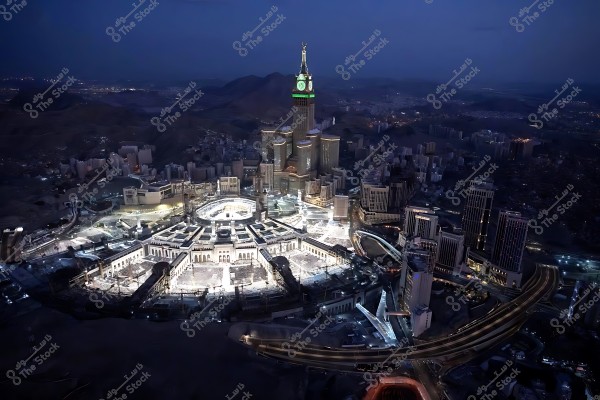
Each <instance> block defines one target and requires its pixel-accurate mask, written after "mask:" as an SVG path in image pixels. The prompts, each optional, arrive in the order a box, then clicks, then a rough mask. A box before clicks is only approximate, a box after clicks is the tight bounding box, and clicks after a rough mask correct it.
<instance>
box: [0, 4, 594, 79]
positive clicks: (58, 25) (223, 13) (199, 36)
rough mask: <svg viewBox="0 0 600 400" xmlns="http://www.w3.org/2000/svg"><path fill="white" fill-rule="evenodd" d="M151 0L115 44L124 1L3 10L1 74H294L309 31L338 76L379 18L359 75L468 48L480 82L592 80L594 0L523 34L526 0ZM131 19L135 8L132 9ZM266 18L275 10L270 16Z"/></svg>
mask: <svg viewBox="0 0 600 400" xmlns="http://www.w3.org/2000/svg"><path fill="white" fill-rule="evenodd" d="M149 3H150V0H147V2H146V4H144V5H143V6H142V7H141V9H143V8H145V7H146V6H147V5H148V4H149ZM158 3H159V4H158V6H157V7H156V8H155V9H154V10H153V11H152V12H150V14H149V15H148V16H147V17H146V18H144V19H143V20H142V21H141V22H136V24H137V26H136V27H135V28H134V29H133V30H132V31H131V32H129V33H128V34H127V35H126V36H124V37H122V38H121V40H120V41H119V42H118V43H115V42H113V41H112V40H111V37H110V36H108V35H107V34H106V28H107V27H108V26H111V25H114V23H115V20H116V19H117V18H118V17H122V16H125V15H126V14H127V13H128V12H129V11H131V9H132V8H133V5H132V2H127V1H122V0H121V1H117V0H102V1H98V0H88V1H68V0H53V1H43V2H42V1H31V2H28V5H27V6H26V7H25V8H24V9H23V10H22V11H20V12H19V13H17V14H15V15H13V16H12V19H11V20H10V21H6V20H3V19H2V18H0V37H2V39H1V41H0V43H1V44H2V63H0V75H3V76H15V75H18V76H23V75H33V76H38V77H39V76H46V77H48V76H55V75H57V74H58V72H59V70H60V69H61V68H62V67H68V68H69V69H70V70H71V73H72V75H73V76H75V77H78V78H81V79H144V80H146V79H150V80H153V79H155V80H170V79H174V80H175V79H198V78H221V79H232V78H236V77H240V76H245V75H250V74H254V75H259V76H264V75H267V74H269V73H272V72H281V73H284V74H291V73H295V72H297V70H298V68H299V64H300V43H301V42H302V41H306V42H308V66H309V69H310V71H311V72H312V73H313V74H314V75H315V77H316V78H317V77H335V76H336V73H335V66H336V65H338V64H342V63H343V61H344V59H345V58H346V57H347V56H348V55H350V54H354V53H356V52H357V51H358V50H359V49H360V48H361V47H362V41H364V40H367V39H368V37H369V36H370V35H371V34H372V32H373V31H374V30H375V29H378V30H380V31H381V37H383V38H386V39H387V40H388V41H389V44H387V45H386V46H385V47H384V48H383V49H382V50H381V52H380V53H379V54H377V55H376V56H374V57H373V59H372V60H370V61H368V62H367V64H366V65H365V66H364V68H363V69H362V70H361V73H360V77H364V78H367V77H394V78H398V79H415V78H416V79H431V80H444V79H449V78H450V77H451V74H452V70H453V69H455V68H457V67H458V66H459V65H460V64H461V63H462V62H463V61H464V60H465V58H471V59H472V60H473V64H474V65H476V66H478V67H479V68H480V70H481V74H480V79H481V82H495V81H503V82H544V83H546V82H548V83H550V82H564V80H565V79H567V78H569V77H571V78H573V79H575V80H577V81H580V82H588V83H599V82H600V79H599V78H598V71H599V67H600V55H599V51H598V49H600V25H599V24H598V16H600V2H598V1H595V0H580V1H569V2H567V1H556V0H555V1H554V4H553V5H552V6H550V8H548V9H547V11H546V12H544V13H541V15H540V17H539V18H538V19H537V20H536V21H535V22H533V23H532V24H531V25H529V26H525V30H524V32H521V33H518V32H516V30H515V27H513V26H511V25H510V24H509V19H510V18H511V17H513V16H517V15H518V13H519V10H520V9H521V8H523V7H526V6H528V5H530V4H531V3H533V1H521V0H508V1H494V2H491V1H481V0H453V1H448V0H433V2H432V3H431V4H427V2H426V1H425V0H410V1H397V0H394V1H391V0H390V1H377V2H370V1H342V0H327V1H315V0H306V1H294V0H283V1H278V2H275V3H273V2H267V1H263V0H259V1H257V0H252V1H248V0H211V1H209V0H204V1H200V0H196V1H193V0H187V1H186V0H159V1H158ZM539 4H540V3H538V5H539ZM273 5H276V6H278V8H279V10H278V11H277V13H276V14H282V15H283V16H285V20H283V21H282V22H281V24H280V25H279V26H278V27H277V28H276V29H275V30H274V31H273V32H271V34H270V35H269V36H268V37H265V38H264V40H263V41H262V43H260V44H259V45H258V46H257V47H256V48H255V49H253V50H251V51H249V53H248V54H247V56H245V57H240V55H239V54H238V52H237V51H236V50H234V49H233V46H232V43H233V42H234V41H236V40H241V38H242V34H243V33H244V32H246V31H248V30H252V29H253V28H254V27H255V26H256V25H257V24H258V23H259V17H262V16H265V14H266V13H267V12H268V11H269V9H270V8H271V6H273ZM538 5H536V7H537V6H538ZM532 11H533V10H532ZM133 19H134V16H133V15H132V16H131V17H130V18H129V20H133ZM274 20H275V16H274V17H272V18H271V20H270V22H271V21H274ZM259 33H260V32H257V34H259Z"/></svg>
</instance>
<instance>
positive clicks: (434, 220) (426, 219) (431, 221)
mask: <svg viewBox="0 0 600 400" xmlns="http://www.w3.org/2000/svg"><path fill="white" fill-rule="evenodd" d="M437 226H438V216H437V215H433V214H416V215H415V230H414V232H413V236H415V237H417V236H418V237H421V238H423V239H435V236H436V233H437Z"/></svg>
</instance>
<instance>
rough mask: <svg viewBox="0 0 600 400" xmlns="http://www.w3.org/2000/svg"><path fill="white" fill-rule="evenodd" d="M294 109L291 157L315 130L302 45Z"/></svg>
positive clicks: (304, 46) (313, 108)
mask: <svg viewBox="0 0 600 400" xmlns="http://www.w3.org/2000/svg"><path fill="white" fill-rule="evenodd" d="M292 98H293V99H294V107H295V108H297V111H296V112H295V113H294V134H293V138H294V148H293V153H292V155H293V156H297V155H298V149H297V146H298V143H299V142H300V141H302V140H305V139H306V135H307V133H308V132H310V131H311V130H313V129H314V128H315V91H314V88H313V81H312V75H311V74H310V73H309V72H308V65H306V44H304V43H302V62H301V64H300V73H299V74H298V75H296V84H295V86H294V88H293V90H292Z"/></svg>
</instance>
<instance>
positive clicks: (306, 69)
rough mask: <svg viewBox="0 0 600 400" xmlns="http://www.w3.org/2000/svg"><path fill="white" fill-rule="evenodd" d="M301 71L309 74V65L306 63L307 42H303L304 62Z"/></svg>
mask: <svg viewBox="0 0 600 400" xmlns="http://www.w3.org/2000/svg"><path fill="white" fill-rule="evenodd" d="M300 73H301V74H308V66H307V65H306V43H304V42H302V64H300Z"/></svg>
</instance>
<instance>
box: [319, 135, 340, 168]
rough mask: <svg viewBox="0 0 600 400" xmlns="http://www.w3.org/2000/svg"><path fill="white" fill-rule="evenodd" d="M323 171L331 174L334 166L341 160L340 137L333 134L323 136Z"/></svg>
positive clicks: (321, 164)
mask: <svg viewBox="0 0 600 400" xmlns="http://www.w3.org/2000/svg"><path fill="white" fill-rule="evenodd" d="M320 153H321V162H320V170H321V173H324V174H329V173H331V172H332V168H335V167H337V166H338V165H339V162H340V137H339V136H333V135H323V136H321V151H320Z"/></svg>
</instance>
